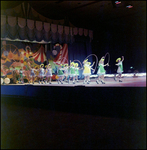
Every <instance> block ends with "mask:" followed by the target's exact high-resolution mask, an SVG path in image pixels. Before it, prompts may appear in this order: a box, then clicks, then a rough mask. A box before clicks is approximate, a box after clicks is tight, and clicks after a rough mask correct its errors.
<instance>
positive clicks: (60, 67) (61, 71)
mask: <svg viewBox="0 0 147 150" xmlns="http://www.w3.org/2000/svg"><path fill="white" fill-rule="evenodd" d="M63 70H64V68H63V65H62V64H60V65H59V67H58V70H57V75H58V77H59V78H58V84H59V81H60V82H61V84H63V82H62V80H63V76H64V73H63Z"/></svg>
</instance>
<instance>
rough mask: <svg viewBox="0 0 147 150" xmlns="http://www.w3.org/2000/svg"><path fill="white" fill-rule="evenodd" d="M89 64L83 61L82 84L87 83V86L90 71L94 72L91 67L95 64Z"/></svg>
mask: <svg viewBox="0 0 147 150" xmlns="http://www.w3.org/2000/svg"><path fill="white" fill-rule="evenodd" d="M90 64H91V62H88V59H86V60H84V61H83V68H84V70H83V75H84V82H83V84H85V83H86V82H87V84H89V79H90V75H91V70H93V71H94V69H93V68H92V67H93V65H94V64H95V62H93V64H92V65H91V66H90Z"/></svg>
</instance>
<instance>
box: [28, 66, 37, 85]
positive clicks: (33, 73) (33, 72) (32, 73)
mask: <svg viewBox="0 0 147 150" xmlns="http://www.w3.org/2000/svg"><path fill="white" fill-rule="evenodd" d="M30 70H31V72H30V81H29V83H30V82H31V81H32V83H33V84H34V79H35V76H36V74H35V71H37V69H35V67H34V66H31V67H30Z"/></svg>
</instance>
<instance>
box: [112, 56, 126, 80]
mask: <svg viewBox="0 0 147 150" xmlns="http://www.w3.org/2000/svg"><path fill="white" fill-rule="evenodd" d="M123 61H124V56H122V60H121V58H117V59H116V62H118V63H117V64H115V65H117V66H118V68H117V74H118V76H117V75H115V77H114V80H115V81H117V79H116V78H117V77H118V78H119V82H122V80H121V78H122V73H123Z"/></svg>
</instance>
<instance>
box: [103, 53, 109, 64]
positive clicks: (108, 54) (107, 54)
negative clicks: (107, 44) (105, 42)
mask: <svg viewBox="0 0 147 150" xmlns="http://www.w3.org/2000/svg"><path fill="white" fill-rule="evenodd" d="M107 55H108V62H107V63H108V64H109V62H110V54H109V53H108V52H107V53H106V54H105V56H104V57H105V58H106V56H107Z"/></svg>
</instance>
